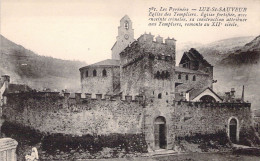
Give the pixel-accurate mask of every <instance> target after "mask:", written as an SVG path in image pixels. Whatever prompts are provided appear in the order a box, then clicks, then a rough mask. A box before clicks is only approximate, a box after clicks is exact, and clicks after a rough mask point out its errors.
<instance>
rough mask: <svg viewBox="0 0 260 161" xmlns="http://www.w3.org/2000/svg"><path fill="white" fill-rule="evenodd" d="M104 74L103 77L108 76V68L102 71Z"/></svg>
mask: <svg viewBox="0 0 260 161" xmlns="http://www.w3.org/2000/svg"><path fill="white" fill-rule="evenodd" d="M102 75H103V77H106V76H107V71H106V69H104V70H103V71H102Z"/></svg>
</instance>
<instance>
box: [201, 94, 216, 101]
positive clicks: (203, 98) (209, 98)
mask: <svg viewBox="0 0 260 161" xmlns="http://www.w3.org/2000/svg"><path fill="white" fill-rule="evenodd" d="M200 101H202V102H216V99H215V98H214V97H212V96H210V95H205V96H202V97H201V98H200Z"/></svg>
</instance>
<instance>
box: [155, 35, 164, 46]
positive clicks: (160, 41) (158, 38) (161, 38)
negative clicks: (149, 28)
mask: <svg viewBox="0 0 260 161" xmlns="http://www.w3.org/2000/svg"><path fill="white" fill-rule="evenodd" d="M155 39H156V42H158V43H160V44H162V43H163V37H161V36H160V35H159V36H157V37H156V38H155Z"/></svg>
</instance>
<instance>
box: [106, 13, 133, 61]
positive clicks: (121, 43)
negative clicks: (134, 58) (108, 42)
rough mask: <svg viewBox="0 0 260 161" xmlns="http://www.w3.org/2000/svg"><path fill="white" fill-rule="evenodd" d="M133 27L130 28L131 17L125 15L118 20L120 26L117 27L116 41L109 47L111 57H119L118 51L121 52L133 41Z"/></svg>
mask: <svg viewBox="0 0 260 161" xmlns="http://www.w3.org/2000/svg"><path fill="white" fill-rule="evenodd" d="M134 41H135V39H134V29H133V28H132V21H131V19H130V18H129V17H128V16H127V15H125V16H124V17H123V18H122V19H121V20H120V26H119V27H118V36H117V37H116V42H115V44H114V45H113V47H112V48H111V51H112V59H117V60H119V59H120V55H119V53H120V52H122V51H123V50H124V49H125V48H126V47H127V46H128V45H129V44H131V43H132V42H134Z"/></svg>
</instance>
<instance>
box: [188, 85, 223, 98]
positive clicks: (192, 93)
mask: <svg viewBox="0 0 260 161" xmlns="http://www.w3.org/2000/svg"><path fill="white" fill-rule="evenodd" d="M207 89H209V90H210V91H211V92H212V93H213V94H214V95H216V96H217V97H218V98H219V99H220V100H222V98H221V97H220V96H219V95H217V94H216V93H215V92H214V91H213V90H212V89H211V88H209V87H207V88H201V89H190V90H188V91H186V92H187V93H189V94H190V99H191V100H193V99H194V98H195V97H197V96H198V95H200V94H201V93H203V92H204V91H206V90H207Z"/></svg>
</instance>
